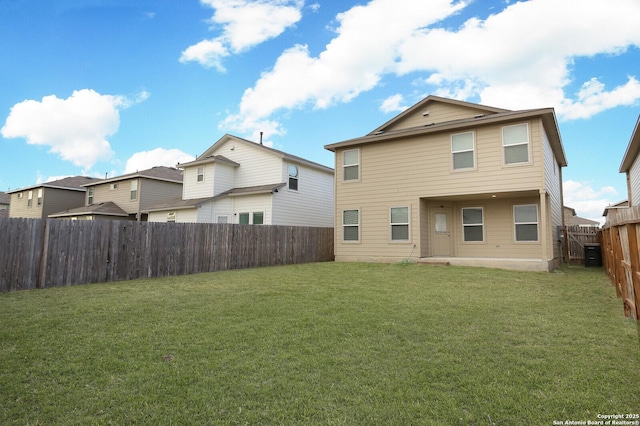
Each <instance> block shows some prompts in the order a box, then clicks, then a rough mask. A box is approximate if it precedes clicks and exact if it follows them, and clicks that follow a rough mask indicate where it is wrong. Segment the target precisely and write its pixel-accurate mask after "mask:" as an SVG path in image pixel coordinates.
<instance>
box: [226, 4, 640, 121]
mask: <svg viewBox="0 0 640 426" xmlns="http://www.w3.org/2000/svg"><path fill="white" fill-rule="evenodd" d="M470 3H471V1H467V0H463V1H456V0H432V1H430V2H429V7H425V6H424V1H423V0H371V1H370V2H368V3H367V4H366V5H358V6H355V7H353V8H351V9H350V10H348V11H346V12H344V13H340V14H338V15H337V17H336V23H337V24H338V27H337V29H336V37H335V38H334V39H333V40H332V41H331V42H330V43H329V44H328V45H327V46H326V48H325V50H324V51H322V52H321V53H320V54H319V55H318V56H314V57H312V56H311V55H310V52H309V49H308V47H307V46H305V45H296V46H293V47H291V48H289V49H287V50H285V51H284V52H283V53H282V54H281V55H280V57H279V58H278V59H277V60H276V62H275V64H274V66H273V68H272V69H271V70H269V71H268V72H265V73H263V74H262V75H261V77H260V79H259V80H258V81H257V82H256V83H255V85H254V86H253V87H251V88H248V89H247V90H246V91H245V92H244V94H243V96H242V99H241V102H240V107H239V111H238V113H236V114H232V115H230V116H229V117H227V119H226V120H225V125H228V124H233V125H234V126H235V127H234V129H235V130H240V131H243V130H244V131H253V130H255V129H254V128H252V127H251V126H252V124H254V123H256V122H262V121H264V120H269V121H270V122H271V124H272V125H273V126H274V127H276V128H278V129H280V131H284V130H283V129H282V127H281V124H280V123H278V122H277V121H274V119H273V118H270V117H271V116H272V115H273V114H275V113H277V112H278V111H282V110H291V109H296V108H302V107H305V106H311V107H313V108H327V107H329V106H331V105H334V104H336V103H341V102H349V101H351V100H352V99H353V98H355V97H357V96H358V95H359V94H360V93H362V92H363V91H367V90H371V89H372V88H374V87H376V86H377V85H379V84H380V82H381V81H382V79H383V78H384V76H385V75H387V74H394V75H405V74H408V73H422V74H426V77H425V78H424V79H423V81H424V82H425V83H426V84H427V85H429V86H430V87H429V90H430V92H431V93H435V94H439V95H441V96H447V97H453V98H457V99H476V98H479V99H480V102H481V103H483V104H487V105H495V106H499V107H504V108H513V109H523V108H535V107H549V106H551V107H555V108H556V109H557V112H558V115H559V116H560V117H561V118H566V119H574V118H585V117H589V116H590V115H593V114H597V113H598V112H601V111H603V110H605V109H608V108H614V107H616V106H618V105H632V104H634V103H637V102H638V101H639V100H640V84H639V83H638V81H637V80H636V78H635V77H633V76H629V77H628V81H627V82H626V84H623V85H621V86H619V87H616V88H613V89H612V90H609V91H608V90H606V88H605V87H604V85H602V83H601V82H600V81H599V80H597V79H592V77H593V78H597V76H589V80H588V81H586V82H577V83H578V84H582V83H584V86H583V89H582V90H580V92H578V93H577V94H573V93H567V89H568V87H570V85H571V84H572V83H574V81H573V79H574V77H573V76H572V71H573V70H572V67H573V65H574V60H575V59H576V58H590V57H593V56H596V55H601V54H604V55H617V54H620V53H623V52H624V51H625V50H626V49H627V48H628V47H629V46H640V31H638V30H637V21H638V16H640V2H638V1H637V0H531V1H526V2H517V3H513V4H508V5H507V6H506V7H505V8H504V9H502V10H500V11H498V12H496V13H495V14H493V15H491V16H489V17H488V18H486V19H479V18H471V19H468V20H467V21H466V22H465V23H464V24H463V25H461V26H460V27H459V28H453V27H446V28H445V27H444V26H440V27H439V23H440V22H441V21H442V20H443V19H445V18H448V17H451V16H453V15H454V14H456V13H460V12H461V11H462V10H463V9H464V8H465V7H466V6H467V4H470ZM407 10H410V11H411V13H407V12H406V11H407ZM381 28H384V31H381ZM246 117H251V119H250V120H248V119H247V118H246Z"/></svg>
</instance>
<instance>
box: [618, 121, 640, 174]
mask: <svg viewBox="0 0 640 426" xmlns="http://www.w3.org/2000/svg"><path fill="white" fill-rule="evenodd" d="M638 152H640V116H638V120H637V121H636V126H635V127H634V128H633V133H632V134H631V139H629V145H627V150H626V152H625V153H624V157H623V158H622V163H620V173H625V172H628V171H629V170H631V166H633V163H634V162H635V160H636V157H637V156H638Z"/></svg>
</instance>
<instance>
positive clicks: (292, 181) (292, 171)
mask: <svg viewBox="0 0 640 426" xmlns="http://www.w3.org/2000/svg"><path fill="white" fill-rule="evenodd" d="M298 173H299V171H298V166H296V165H295V164H289V189H291V190H292V191H297V190H298Z"/></svg>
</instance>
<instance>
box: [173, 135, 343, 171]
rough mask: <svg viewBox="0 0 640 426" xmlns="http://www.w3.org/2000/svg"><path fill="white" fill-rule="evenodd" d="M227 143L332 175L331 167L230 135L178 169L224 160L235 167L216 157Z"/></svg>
mask: <svg viewBox="0 0 640 426" xmlns="http://www.w3.org/2000/svg"><path fill="white" fill-rule="evenodd" d="M228 143H241V144H244V145H246V146H249V147H251V148H252V149H256V150H260V151H262V152H265V153H267V154H270V155H273V156H274V157H277V158H279V159H281V160H284V161H290V162H295V163H299V164H304V165H307V166H309V167H311V168H314V169H317V170H320V171H323V172H326V173H333V169H332V168H331V167H327V166H324V165H322V164H319V163H315V162H313V161H310V160H307V159H304V158H302V157H298V156H296V155H292V154H287V153H286V152H284V151H279V150H277V149H274V148H270V147H268V146H266V145H263V144H261V143H257V142H252V141H250V140H247V139H243V138H240V137H237V136H234V135H230V134H228V133H227V134H225V135H224V136H222V137H221V138H220V139H218V141H216V143H214V144H213V145H211V146H210V147H209V148H208V149H207V150H206V151H205V152H203V153H202V154H201V155H199V156H198V158H196V159H195V160H194V161H191V162H189V163H183V164H180V165H179V167H189V166H193V165H195V164H197V163H203V162H212V161H216V160H218V161H220V160H226V161H227V162H230V163H234V164H235V165H237V163H235V162H233V161H231V160H229V159H228V158H226V157H224V156H222V155H218V154H217V153H218V152H220V151H223V147H224V146H226V145H227V144H228Z"/></svg>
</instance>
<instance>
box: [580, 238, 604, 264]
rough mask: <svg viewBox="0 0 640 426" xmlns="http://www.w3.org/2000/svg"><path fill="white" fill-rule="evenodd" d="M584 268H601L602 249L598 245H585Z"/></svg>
mask: <svg viewBox="0 0 640 426" xmlns="http://www.w3.org/2000/svg"><path fill="white" fill-rule="evenodd" d="M584 266H602V249H601V247H600V244H598V243H585V245H584Z"/></svg>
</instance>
